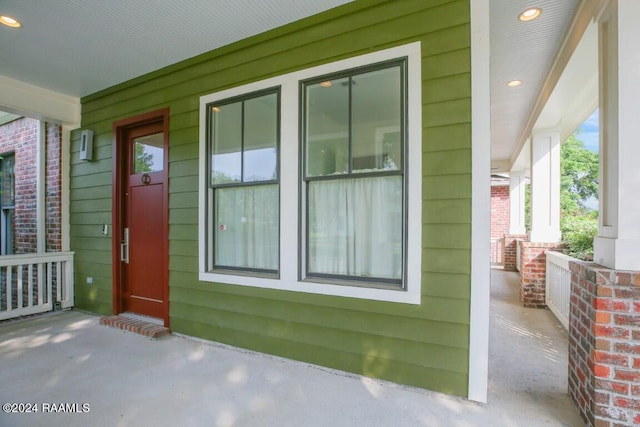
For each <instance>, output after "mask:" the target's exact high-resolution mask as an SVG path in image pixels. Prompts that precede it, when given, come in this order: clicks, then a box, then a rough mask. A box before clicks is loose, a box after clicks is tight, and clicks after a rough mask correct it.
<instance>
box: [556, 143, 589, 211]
mask: <svg viewBox="0 0 640 427" xmlns="http://www.w3.org/2000/svg"><path fill="white" fill-rule="evenodd" d="M560 159H561V160H560V206H561V209H562V212H563V214H565V215H567V214H569V215H574V214H575V213H576V212H578V211H583V212H584V211H587V210H589V208H588V207H587V205H586V203H587V201H588V200H589V199H591V198H596V199H597V198H598V171H599V166H598V154H597V153H594V152H593V151H589V150H587V149H586V148H585V146H584V143H583V142H582V141H580V140H579V139H578V138H577V137H576V135H575V134H573V135H571V136H570V137H569V138H567V140H566V141H565V142H564V143H563V144H562V146H561V148H560Z"/></svg>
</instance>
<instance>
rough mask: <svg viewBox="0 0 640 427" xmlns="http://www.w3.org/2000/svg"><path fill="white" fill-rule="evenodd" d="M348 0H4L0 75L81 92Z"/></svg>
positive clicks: (76, 93)
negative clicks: (14, 24)
mask: <svg viewBox="0 0 640 427" xmlns="http://www.w3.org/2000/svg"><path fill="white" fill-rule="evenodd" d="M350 1H352V0H313V1H300V0H182V1H176V0H107V1H105V0H59V1H55V2H48V1H42V0H41V1H25V0H3V1H2V2H1V3H0V14H6V15H10V16H12V17H14V18H15V19H18V20H20V21H21V22H22V25H23V27H22V28H21V29H19V30H15V29H12V28H7V27H4V26H3V25H0V40H1V41H2V42H1V43H0V58H2V62H1V65H0V74H1V75H5V76H7V77H10V78H12V79H15V80H21V81H23V82H25V83H29V84H32V85H35V86H39V87H42V88H45V89H49V90H52V91H55V92H59V93H62V94H65V95H70V96H75V97H82V96H85V95H89V94H91V93H94V92H97V91H99V90H101V89H105V88H107V87H110V86H113V85H115V84H118V83H121V82H123V81H127V80H130V79H132V78H134V77H137V76H140V75H143V74H146V73H148V72H151V71H154V70H157V69H159V68H162V67H165V66H167V65H170V64H174V63H176V62H179V61H182V60H184V59H187V58H191V57H193V56H196V55H198V54H201V53H204V52H208V51H210V50H213V49H216V48H218V47H221V46H224V45H227V44H230V43H233V42H234V41H237V40H241V39H244V38H247V37H250V36H252V35H255V34H259V33H262V32H264V31H267V30H269V29H272V28H276V27H279V26H282V25H285V24H287V23H289V22H293V21H296V20H299V19H302V18H304V17H307V16H310V15H314V14H317V13H320V12H322V11H325V10H327V9H331V8H334V7H336V6H339V5H342V4H345V3H349V2H350Z"/></svg>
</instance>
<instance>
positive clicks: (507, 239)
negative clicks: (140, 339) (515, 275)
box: [504, 234, 527, 271]
mask: <svg viewBox="0 0 640 427" xmlns="http://www.w3.org/2000/svg"><path fill="white" fill-rule="evenodd" d="M520 240H527V235H526V234H505V235H504V269H505V270H506V271H516V270H517V268H516V267H517V266H516V258H517V256H516V255H517V251H518V243H519V241H520Z"/></svg>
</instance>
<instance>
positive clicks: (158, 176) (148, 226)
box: [113, 109, 169, 327]
mask: <svg viewBox="0 0 640 427" xmlns="http://www.w3.org/2000/svg"><path fill="white" fill-rule="evenodd" d="M168 119H169V110H168V109H163V110H158V111H153V112H150V113H146V114H143V115H140V116H135V117H131V118H127V119H124V120H120V121H117V122H115V123H114V125H113V128H114V135H115V138H116V141H115V144H114V153H113V159H114V160H113V161H114V167H113V270H114V271H113V273H114V274H113V280H114V283H113V310H114V314H120V313H124V312H129V313H135V314H139V315H144V316H149V317H153V318H157V319H161V320H162V321H163V323H164V326H166V327H168V326H169V309H168V308H169V301H168V297H169V285H168V182H167V181H168V174H167V166H168V159H167V157H168V156H167V153H168V144H169V132H168Z"/></svg>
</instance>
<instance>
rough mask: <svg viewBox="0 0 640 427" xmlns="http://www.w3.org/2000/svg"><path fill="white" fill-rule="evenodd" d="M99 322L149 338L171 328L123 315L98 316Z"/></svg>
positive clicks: (162, 333) (165, 333)
mask: <svg viewBox="0 0 640 427" xmlns="http://www.w3.org/2000/svg"><path fill="white" fill-rule="evenodd" d="M100 324H101V325H105V326H109V327H112V328H116V329H121V330H123V331H128V332H132V333H134V334H138V335H143V336H145V337H148V338H151V339H159V338H162V337H165V336H167V335H170V334H171V330H170V329H169V328H165V327H164V326H162V325H158V324H157V323H154V322H149V321H146V320H142V319H135V318H132V317H128V316H125V315H114V316H104V317H102V318H100Z"/></svg>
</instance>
